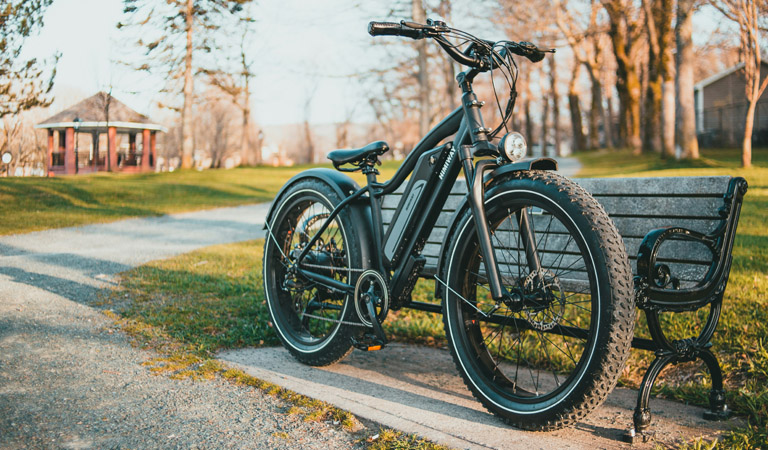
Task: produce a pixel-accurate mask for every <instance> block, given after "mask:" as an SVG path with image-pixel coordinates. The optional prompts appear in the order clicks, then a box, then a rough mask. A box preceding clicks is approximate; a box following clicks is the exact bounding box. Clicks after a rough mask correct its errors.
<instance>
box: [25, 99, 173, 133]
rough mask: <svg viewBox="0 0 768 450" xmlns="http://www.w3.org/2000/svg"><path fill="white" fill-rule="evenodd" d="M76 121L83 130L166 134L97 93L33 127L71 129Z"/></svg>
mask: <svg viewBox="0 0 768 450" xmlns="http://www.w3.org/2000/svg"><path fill="white" fill-rule="evenodd" d="M107 102H109V124H107V117H106V112H105V110H106V107H107ZM78 118H79V119H80V125H79V126H80V127H81V128H83V129H98V128H106V127H107V126H110V127H116V128H121V129H136V130H153V131H163V132H165V131H166V128H165V127H164V126H162V125H160V124H157V123H153V122H152V121H151V120H150V119H149V117H147V116H145V115H144V114H139V113H138V112H136V111H134V110H133V109H131V108H129V107H128V106H126V105H125V103H123V102H121V101H120V100H118V99H116V98H115V97H113V96H111V95H109V94H107V93H106V92H99V93H98V94H96V95H93V96H91V97H88V98H86V99H85V100H83V101H81V102H80V103H77V104H75V105H73V106H70V107H69V108H67V109H65V110H64V111H61V112H60V113H58V114H54V115H53V116H51V117H49V118H47V119H45V120H44V121H42V122H40V123H39V124H37V125H36V126H35V128H72V127H74V126H75V119H78Z"/></svg>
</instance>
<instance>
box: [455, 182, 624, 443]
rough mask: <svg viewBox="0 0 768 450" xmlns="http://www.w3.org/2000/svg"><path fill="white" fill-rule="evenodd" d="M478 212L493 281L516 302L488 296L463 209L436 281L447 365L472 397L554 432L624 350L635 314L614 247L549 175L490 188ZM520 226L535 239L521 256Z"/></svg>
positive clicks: (575, 415) (581, 410)
mask: <svg viewBox="0 0 768 450" xmlns="http://www.w3.org/2000/svg"><path fill="white" fill-rule="evenodd" d="M485 208H486V215H487V219H488V224H489V229H490V234H491V241H492V244H493V248H494V252H495V256H496V260H497V265H498V267H499V273H500V275H501V280H502V284H503V285H504V287H505V289H506V290H507V292H509V293H510V294H511V296H510V297H515V298H517V299H522V301H521V302H514V301H511V300H509V299H507V300H504V301H494V300H493V299H492V298H491V296H490V288H489V284H488V277H487V276H486V271H485V267H484V264H483V258H482V255H481V252H480V248H479V246H478V240H477V233H476V231H475V225H474V222H473V220H474V219H473V217H472V215H471V211H469V210H467V211H465V213H464V214H463V215H462V216H461V217H460V218H459V219H458V220H457V221H456V222H455V225H454V227H453V228H452V230H451V235H450V238H449V240H448V241H447V242H448V245H447V249H446V251H447V253H446V254H445V255H444V257H446V258H448V259H447V260H446V263H445V264H443V271H442V274H441V275H442V276H443V277H444V278H443V280H444V281H445V282H446V283H447V285H448V287H449V289H445V290H444V295H443V298H444V300H443V321H444V326H445V330H446V335H447V337H448V340H449V343H450V347H451V351H452V354H453V357H454V361H455V362H456V365H457V367H458V369H459V372H460V373H461V375H462V377H463V378H464V382H465V383H466V385H467V387H468V388H469V389H470V390H471V391H472V393H473V394H474V395H475V397H477V398H478V399H479V400H480V401H481V402H482V403H483V405H485V407H486V408H488V409H489V410H490V411H491V412H493V413H495V414H497V415H499V416H501V417H502V418H504V419H505V420H506V421H507V422H508V423H510V424H512V425H515V426H519V427H521V428H526V429H532V430H553V429H557V428H560V427H563V426H565V425H568V424H570V423H573V422H575V421H577V420H578V419H580V418H581V417H583V416H585V415H586V414H587V413H588V412H589V411H590V410H592V409H593V408H595V407H596V406H598V405H599V404H600V403H602V401H603V400H604V399H605V397H606V396H607V395H608V393H609V392H610V391H611V389H613V387H614V386H615V384H616V381H617V379H618V377H619V375H620V373H621V370H622V368H623V367H624V363H625V361H626V358H627V357H628V355H629V349H630V344H631V339H632V333H633V326H634V318H635V309H634V306H633V302H632V284H631V270H630V267H629V262H628V260H627V256H626V253H625V250H624V246H623V242H622V240H621V237H620V236H619V234H618V232H617V231H616V228H615V226H614V225H613V222H611V220H610V219H609V218H608V216H607V215H606V213H605V211H604V210H603V209H602V207H601V206H600V205H599V204H598V203H597V202H596V201H595V200H594V199H593V198H592V197H591V196H590V195H589V194H588V193H587V192H586V191H584V190H583V189H582V188H581V187H579V186H578V185H576V184H575V183H573V182H571V181H570V180H568V179H566V178H564V177H562V176H559V175H557V174H554V173H550V172H539V171H528V172H517V173H515V174H514V175H512V176H511V177H510V178H507V179H505V180H503V181H497V182H494V184H493V185H492V187H491V188H490V189H489V190H488V192H486V200H485ZM526 217H527V223H529V224H530V225H529V226H527V227H526V226H525V225H524V224H523V223H524V222H525V218H526ZM521 224H523V225H521ZM521 229H522V230H523V231H522V232H521ZM526 229H530V234H531V237H532V239H533V242H534V243H535V245H534V246H533V247H534V248H533V249H532V250H533V252H531V251H530V250H531V249H530V248H529V252H528V255H526V251H525V250H526V247H531V246H530V245H527V246H526V245H525V244H524V243H525V242H526V241H525V239H526V237H527V236H526V231H525V230H526ZM529 242H530V241H529ZM535 260H538V262H535Z"/></svg>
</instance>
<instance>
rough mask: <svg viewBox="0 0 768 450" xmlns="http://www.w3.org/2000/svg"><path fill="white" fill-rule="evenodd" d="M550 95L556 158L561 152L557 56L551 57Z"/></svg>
mask: <svg viewBox="0 0 768 450" xmlns="http://www.w3.org/2000/svg"><path fill="white" fill-rule="evenodd" d="M549 80H550V90H551V92H550V95H551V96H552V129H553V130H554V131H555V156H562V155H561V154H560V152H561V151H562V149H561V148H560V104H559V103H560V95H559V94H558V92H557V62H556V61H555V56H554V55H552V56H550V57H549Z"/></svg>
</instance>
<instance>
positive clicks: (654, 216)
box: [382, 176, 747, 442]
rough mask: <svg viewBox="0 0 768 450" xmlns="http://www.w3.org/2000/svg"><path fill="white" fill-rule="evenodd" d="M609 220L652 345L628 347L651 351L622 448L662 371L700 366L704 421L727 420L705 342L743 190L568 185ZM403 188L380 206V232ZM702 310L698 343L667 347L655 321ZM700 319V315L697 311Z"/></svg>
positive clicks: (690, 340)
mask: <svg viewBox="0 0 768 450" xmlns="http://www.w3.org/2000/svg"><path fill="white" fill-rule="evenodd" d="M574 181H576V182H577V183H578V184H580V185H581V186H582V187H584V189H586V190H587V191H588V192H590V193H591V194H592V195H593V196H594V197H595V198H596V199H597V201H598V202H599V203H600V204H601V205H602V206H603V208H605V210H606V212H607V213H608V215H609V216H610V217H611V218H612V219H613V221H614V223H615V224H616V226H617V228H618V230H619V233H620V234H621V236H622V238H623V239H624V244H625V247H626V250H627V255H628V256H629V259H630V263H631V265H632V268H633V274H634V282H635V301H636V306H637V307H638V308H640V309H642V310H643V312H644V313H645V316H646V321H647V324H648V332H649V334H650V336H651V339H646V338H641V337H637V336H635V337H634V338H633V341H632V347H633V348H638V349H642V350H648V351H653V352H654V353H655V355H656V358H655V359H654V361H653V362H652V363H651V364H650V366H649V367H648V369H647V370H646V372H645V376H644V378H643V381H642V384H641V386H640V391H639V393H638V400H637V406H636V409H635V412H634V415H633V423H634V428H633V429H631V430H629V432H628V433H627V435H626V440H628V441H630V442H631V441H632V440H634V439H635V437H636V436H637V437H640V436H641V435H642V436H647V430H648V428H649V427H650V423H651V412H650V408H649V405H648V404H649V397H650V393H651V388H652V387H653V384H654V382H655V380H656V377H657V376H658V375H659V373H660V372H661V370H662V369H663V368H664V367H666V366H667V365H669V364H677V363H680V362H686V361H695V360H697V359H701V360H702V361H704V363H705V364H706V366H707V369H708V371H709V374H710V377H711V379H712V389H711V391H710V394H709V403H710V409H709V410H708V411H707V412H706V413H705V416H704V417H705V418H706V419H709V420H722V419H725V418H727V417H728V415H729V411H728V409H727V406H726V404H725V392H724V390H723V377H722V371H721V369H720V365H719V363H718V361H717V358H716V357H715V355H714V354H713V352H712V351H711V350H710V347H711V346H712V344H711V342H710V340H711V338H712V336H713V334H714V332H715V329H716V327H717V322H718V320H719V317H720V309H721V306H722V300H723V293H724V291H725V287H726V284H727V282H728V274H729V272H730V266H731V259H732V256H731V251H732V249H733V241H734V238H735V234H736V226H737V223H738V219H739V212H740V210H741V203H742V199H743V196H744V194H745V193H746V190H747V183H746V181H745V180H744V179H743V178H732V177H727V176H718V177H670V178H582V179H575V180H574ZM402 191H403V188H401V189H400V190H399V191H398V192H396V193H394V194H392V195H389V196H387V197H385V198H384V200H383V203H382V216H383V219H384V226H385V229H386V227H387V226H388V225H389V222H390V221H391V219H392V216H393V214H394V208H395V207H396V206H397V204H398V202H399V200H400V199H399V196H401V195H402ZM465 196H466V182H465V181H464V180H463V179H459V180H458V181H456V184H455V185H454V186H453V189H452V191H451V195H450V197H449V199H448V200H447V201H446V204H445V207H444V210H443V213H442V214H441V215H440V217H439V219H438V220H437V222H436V223H435V226H434V229H433V230H432V233H431V234H430V236H429V238H428V239H427V242H426V244H425V245H424V248H423V250H422V256H423V257H425V258H426V263H425V265H424V267H423V269H422V270H421V277H423V278H429V279H434V275H435V272H436V269H437V267H436V266H437V261H438V255H439V254H440V248H441V246H442V243H443V238H444V236H445V234H446V232H447V231H448V230H447V227H448V226H449V224H450V222H451V219H452V218H453V216H454V213H455V210H456V209H457V208H459V207H460V206H461V205H462V203H463V202H464V199H465ZM405 307H408V308H413V309H420V310H424V311H430V312H436V313H440V312H441V308H440V306H439V305H437V304H434V303H426V302H416V301H411V302H409V303H406V304H405ZM702 308H709V311H708V315H707V318H706V319H705V320H704V322H705V323H704V324H703V325H702V324H699V325H700V326H699V327H698V328H699V330H698V333H699V334H698V336H695V337H686V338H679V339H672V338H671V337H668V336H667V335H666V334H665V330H664V326H663V319H662V314H664V313H669V314H675V313H682V312H686V311H698V310H700V309H702ZM703 311H704V312H706V310H703Z"/></svg>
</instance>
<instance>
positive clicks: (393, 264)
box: [296, 69, 538, 302]
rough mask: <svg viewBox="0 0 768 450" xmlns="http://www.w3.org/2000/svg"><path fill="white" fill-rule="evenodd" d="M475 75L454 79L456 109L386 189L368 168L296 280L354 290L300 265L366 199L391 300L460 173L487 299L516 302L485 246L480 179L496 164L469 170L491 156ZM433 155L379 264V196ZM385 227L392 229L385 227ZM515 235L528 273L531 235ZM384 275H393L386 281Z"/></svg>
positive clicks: (487, 241)
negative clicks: (424, 187)
mask: <svg viewBox="0 0 768 450" xmlns="http://www.w3.org/2000/svg"><path fill="white" fill-rule="evenodd" d="M478 73H479V72H478V71H477V70H475V69H470V70H468V71H467V72H462V73H460V74H459V76H458V77H457V79H458V81H459V86H460V87H461V89H462V92H463V94H462V106H461V107H459V108H457V109H456V110H454V111H453V112H452V113H451V114H449V115H448V116H447V117H446V118H445V119H443V120H442V121H441V122H440V123H439V124H437V125H436V126H435V127H434V128H433V129H432V130H430V132H429V133H428V134H427V135H426V136H425V137H424V138H423V139H422V140H421V141H420V142H419V143H418V144H417V145H416V147H414V149H413V150H412V151H411V152H410V153H409V154H408V156H407V157H406V159H405V160H404V161H403V164H402V165H401V166H400V168H398V170H397V172H396V173H395V175H394V177H392V179H390V180H389V181H387V182H386V183H378V182H377V180H376V175H377V173H378V172H377V171H376V170H374V169H372V168H371V169H370V170H367V171H364V173H366V177H367V185H366V186H365V187H363V188H360V189H359V190H357V191H356V192H354V193H353V194H352V195H350V196H349V197H347V198H346V199H344V200H343V201H342V202H341V203H339V204H338V205H337V206H336V207H335V208H334V210H333V211H332V212H331V214H330V215H329V216H328V217H327V218H326V220H325V222H324V223H323V225H322V226H321V227H320V229H319V230H318V231H317V233H315V235H314V236H313V237H312V239H311V240H310V241H309V243H308V244H307V245H306V246H305V247H304V249H303V250H302V252H301V254H300V255H299V257H298V258H297V264H296V268H297V272H298V273H299V274H300V275H302V276H304V277H306V278H308V279H310V280H313V281H315V282H318V283H320V284H323V285H324V286H326V287H328V288H331V289H334V290H338V291H341V292H344V293H347V294H351V293H353V292H354V286H352V285H349V284H346V283H343V282H341V281H338V280H335V279H333V278H331V277H328V276H325V275H321V274H319V273H316V272H313V271H312V270H309V269H308V268H302V267H301V264H300V262H301V261H302V260H303V258H304V257H306V255H307V253H308V252H309V250H310V249H311V248H312V247H313V246H314V245H315V243H316V242H317V239H318V237H319V236H320V235H321V234H322V233H323V232H324V231H325V230H326V228H327V227H328V226H329V224H330V223H332V222H333V220H334V219H335V218H336V217H337V216H338V214H339V212H340V211H341V210H342V209H343V208H344V207H346V206H347V205H349V204H350V203H352V202H355V201H359V200H362V199H364V198H365V197H363V196H364V195H365V194H368V197H367V198H368V200H369V202H370V210H371V220H372V226H373V239H374V245H373V257H374V260H373V261H374V264H375V267H376V269H377V270H378V271H379V273H381V274H384V275H385V276H386V277H387V278H388V279H389V281H390V286H391V287H392V288H393V290H392V292H391V294H392V297H393V298H397V297H398V296H399V294H400V293H401V292H397V290H398V289H400V288H401V287H402V286H404V285H405V280H406V279H407V278H409V277H411V276H412V275H413V271H414V270H415V258H417V257H418V254H419V253H420V252H421V250H422V249H423V247H424V244H425V243H426V240H427V238H428V237H429V234H430V233H431V231H432V228H433V226H434V223H435V222H436V220H437V218H438V216H439V215H440V213H441V211H442V209H443V206H444V205H445V202H446V200H447V199H448V196H449V194H450V192H451V188H452V187H453V185H454V183H455V182H456V180H457V178H458V176H459V173H460V172H461V170H462V169H463V170H464V176H465V179H466V181H467V187H468V200H469V205H470V207H471V209H472V213H473V214H472V215H473V217H474V223H475V229H476V230H477V235H478V236H477V237H478V242H479V245H480V250H481V254H482V256H483V261H484V264H485V269H486V273H487V274H488V278H489V280H488V281H489V285H490V288H491V296H492V297H493V298H494V299H495V300H500V299H503V298H507V299H508V300H510V301H513V302H514V301H517V300H519V299H514V298H512V299H510V298H509V294H508V293H507V292H506V290H505V289H504V287H503V285H502V283H501V277H500V275H499V269H498V265H497V263H496V256H495V252H494V251H493V248H492V244H491V238H490V232H489V229H488V222H487V220H486V218H485V208H484V183H483V174H484V173H485V172H486V171H488V170H492V169H495V168H497V167H498V166H499V162H497V160H487V159H486V160H481V161H478V162H477V164H476V165H473V156H474V154H475V153H477V152H480V151H483V152H485V154H487V152H488V150H492V151H496V149H495V147H494V146H493V145H492V144H490V143H489V141H488V136H487V134H488V132H489V130H488V129H486V128H484V126H483V119H482V116H481V115H480V111H479V109H480V107H481V106H482V103H480V102H478V101H477V97H476V96H475V93H474V92H473V90H472V80H473V79H474V77H475V76H476V75H477V74H478ZM453 134H455V138H454V140H453V142H452V143H448V144H445V145H443V146H442V147H441V148H439V149H436V147H437V145H438V144H439V143H440V142H442V141H443V140H445V139H446V138H448V137H449V136H451V135H453ZM433 150H439V151H436V152H435V153H436V154H435V155H431V156H432V157H433V158H434V159H435V164H434V166H435V170H434V173H433V174H432V175H431V176H430V178H429V181H428V183H430V185H429V190H428V191H426V192H425V195H422V196H421V197H420V198H419V199H418V206H419V207H418V208H413V206H412V205H409V207H410V208H411V209H412V210H413V211H414V212H415V214H413V215H409V218H408V219H407V223H406V224H405V225H403V226H405V227H407V230H406V232H403V233H401V237H400V238H399V239H398V241H397V243H396V245H395V247H396V249H395V250H394V251H393V254H392V255H391V256H390V257H389V258H385V257H384V254H383V253H384V251H383V245H384V242H383V240H384V229H383V221H382V216H381V199H382V197H383V196H385V195H388V194H391V193H393V192H395V191H396V190H397V189H398V188H399V187H400V186H401V185H402V184H403V182H404V181H405V180H406V178H408V176H409V175H411V174H412V173H413V171H414V169H415V168H416V167H417V163H418V162H419V159H420V158H421V157H422V156H424V155H425V153H427V152H430V151H433ZM406 197H407V196H406V195H403V198H402V199H401V200H400V203H399V204H398V206H397V210H396V212H395V215H396V216H397V214H398V212H399V211H400V210H401V209H403V208H404V207H405V205H406V204H407V203H408V201H409V198H406ZM518 215H519V216H521V217H518V220H519V221H521V224H522V223H527V213H526V211H525V210H522V211H521V212H520V213H519V214H518ZM391 227H392V224H391V225H390V228H391ZM521 231H522V232H523V233H525V234H527V235H528V236H526V238H525V239H523V242H524V244H528V243H530V244H528V245H525V247H526V249H525V250H526V255H528V256H529V257H528V260H529V261H528V264H529V265H532V269H535V268H537V266H538V258H536V252H535V248H533V247H534V246H535V245H534V243H535V238H534V236H533V231H532V230H531V229H530V228H528V227H524V228H522V227H521ZM390 273H392V274H393V275H392V276H391V277H390V275H389V274H390Z"/></svg>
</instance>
